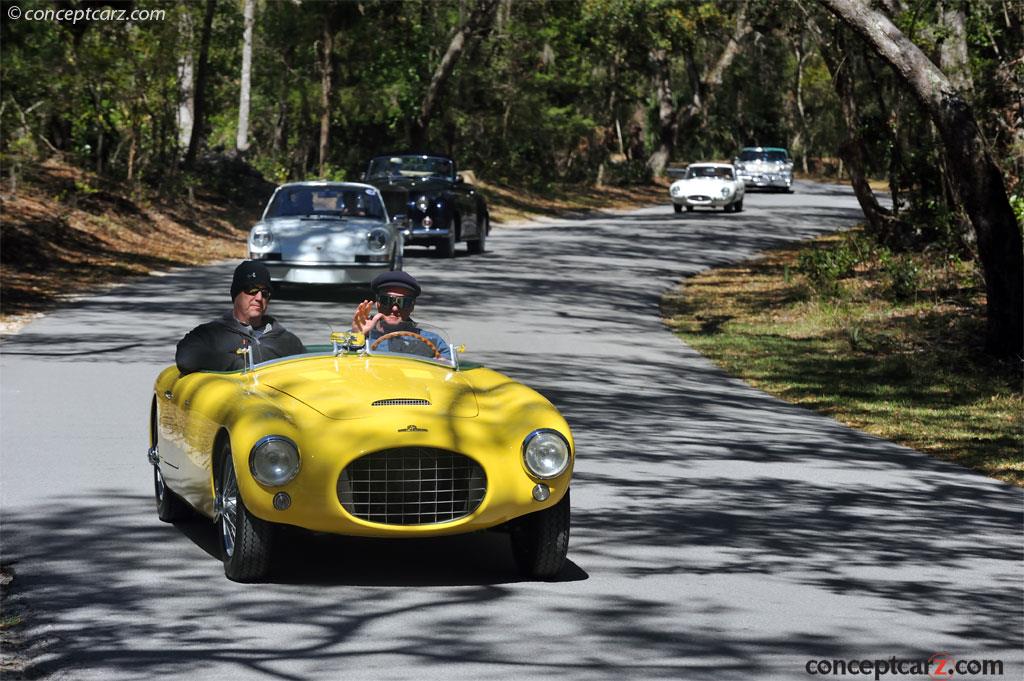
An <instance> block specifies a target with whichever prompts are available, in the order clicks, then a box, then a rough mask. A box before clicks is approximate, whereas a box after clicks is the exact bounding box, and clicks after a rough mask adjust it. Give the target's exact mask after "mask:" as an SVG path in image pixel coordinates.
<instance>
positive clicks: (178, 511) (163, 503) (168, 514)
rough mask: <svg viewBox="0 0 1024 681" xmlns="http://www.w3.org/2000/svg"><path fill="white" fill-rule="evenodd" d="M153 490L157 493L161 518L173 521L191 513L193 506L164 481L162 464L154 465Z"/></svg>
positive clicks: (157, 504) (169, 521) (157, 512)
mask: <svg viewBox="0 0 1024 681" xmlns="http://www.w3.org/2000/svg"><path fill="white" fill-rule="evenodd" d="M153 491H154V493H155V494H156V516H157V517H158V518H160V520H162V521H164V522H165V523H173V522H174V521H175V520H184V519H185V518H187V517H189V515H191V513H192V508H191V507H190V506H189V505H188V504H187V503H185V500H184V499H182V498H181V497H179V496H178V495H177V494H175V493H174V492H172V491H171V488H170V487H168V486H167V483H165V482H164V476H163V473H161V472H160V466H153Z"/></svg>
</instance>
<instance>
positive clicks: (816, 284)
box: [796, 240, 861, 296]
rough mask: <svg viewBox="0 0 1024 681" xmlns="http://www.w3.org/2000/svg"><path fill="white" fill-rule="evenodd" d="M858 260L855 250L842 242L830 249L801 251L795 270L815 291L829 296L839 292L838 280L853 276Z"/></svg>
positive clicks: (858, 256) (846, 242) (858, 255)
mask: <svg viewBox="0 0 1024 681" xmlns="http://www.w3.org/2000/svg"><path fill="white" fill-rule="evenodd" d="M860 260H861V256H860V253H859V252H858V250H857V248H856V247H855V246H854V245H853V244H851V242H850V241H849V240H844V241H841V242H839V243H838V244H837V245H835V246H832V247H825V248H821V247H818V248H806V249H803V250H802V251H800V253H799V255H798V256H797V265H796V269H797V271H798V272H800V273H801V274H803V275H804V276H805V277H807V280H808V282H809V283H810V285H811V287H812V288H813V289H814V290H815V291H817V292H818V293H819V294H821V295H828V296H831V295H836V294H837V293H838V292H839V280H840V279H843V278H844V277H848V276H850V275H851V274H853V268H854V267H855V266H856V265H857V264H858V262H860Z"/></svg>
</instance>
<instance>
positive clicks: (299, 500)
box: [232, 416, 572, 538]
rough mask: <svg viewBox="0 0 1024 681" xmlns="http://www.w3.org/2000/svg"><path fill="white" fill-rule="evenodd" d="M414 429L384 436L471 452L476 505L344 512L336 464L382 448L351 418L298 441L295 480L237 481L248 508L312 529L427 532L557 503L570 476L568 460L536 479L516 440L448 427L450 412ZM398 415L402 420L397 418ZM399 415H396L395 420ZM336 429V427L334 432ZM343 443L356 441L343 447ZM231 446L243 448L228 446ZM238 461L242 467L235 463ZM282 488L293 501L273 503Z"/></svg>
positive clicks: (482, 525) (340, 466)
mask: <svg viewBox="0 0 1024 681" xmlns="http://www.w3.org/2000/svg"><path fill="white" fill-rule="evenodd" d="M416 421H417V426H418V427H419V428H420V430H418V431H411V432H402V435H401V439H400V440H399V441H398V442H396V441H395V439H394V438H390V439H388V442H387V444H388V445H390V446H391V447H392V448H393V447H394V446H395V445H396V444H398V445H399V446H400V447H426V448H436V449H443V450H447V451H449V452H455V453H459V452H461V453H462V455H463V456H467V457H470V458H472V459H473V460H474V461H475V462H476V463H477V464H479V466H480V467H481V468H482V469H483V471H484V474H485V476H486V481H487V485H486V491H485V492H484V494H483V499H482V500H481V501H480V503H479V505H478V506H477V507H476V508H475V510H473V511H472V512H471V513H469V514H468V515H465V516H462V517H459V518H456V519H454V520H449V521H446V522H439V523H431V524H420V525H415V524H413V525H399V524H383V523H378V522H371V521H369V520H365V519H362V518H359V517H356V516H355V515H353V514H351V513H349V512H348V511H347V510H346V509H345V507H344V506H343V504H342V501H341V499H340V498H339V485H338V481H339V478H340V477H341V474H342V472H343V471H344V470H345V469H346V467H347V466H349V464H351V463H352V462H353V461H354V460H356V459H358V458H360V457H362V456H364V455H366V454H370V453H373V452H377V451H380V450H381V449H387V448H388V447H387V446H386V445H385V442H384V440H382V438H381V434H380V433H379V432H376V433H370V432H369V431H367V432H365V433H359V432H357V431H359V430H361V429H360V428H358V427H355V428H353V427H352V426H353V425H354V424H351V423H350V424H349V426H348V427H346V428H345V434H344V437H341V436H340V435H341V428H340V427H339V428H337V429H333V428H326V429H325V430H326V431H330V432H325V433H321V434H317V435H316V436H314V437H311V438H310V441H309V442H306V443H305V444H300V455H301V458H302V467H301V469H300V471H299V474H298V475H297V476H296V477H295V479H294V480H292V481H291V482H289V483H288V484H286V485H283V486H280V487H266V486H263V485H261V484H259V483H257V482H256V481H255V480H253V479H252V478H251V477H250V476H248V475H241V476H239V487H240V491H241V493H242V496H243V498H244V499H245V505H246V508H248V510H249V511H250V512H251V513H253V515H255V516H257V517H258V518H261V519H263V520H266V521H268V522H273V523H279V524H285V525H292V526H295V527H301V528H304V529H307V530H312V531H316V532H327V533H331V534H341V535H353V536H368V537H395V538H400V537H429V536H439V535H449V534H463V533H467V532H474V531H477V530H482V529H487V528H490V527H495V526H497V525H500V524H503V523H505V522H508V521H509V520H512V519H514V518H517V517H520V516H523V515H526V514H528V513H534V512H536V511H540V510H543V509H545V508H550V507H551V506H553V505H555V504H556V503H558V501H559V500H561V498H562V497H563V496H564V495H565V492H566V491H567V490H568V488H569V483H570V480H571V477H572V462H570V465H569V468H568V469H567V470H566V471H565V472H564V473H562V475H560V476H558V477H557V478H554V479H551V480H537V479H534V478H532V477H531V476H530V475H528V474H527V473H526V471H525V469H524V466H523V463H522V456H521V453H520V451H519V446H518V445H517V444H515V443H509V445H508V446H504V447H503V446H499V447H497V448H496V446H495V443H494V441H493V438H488V437H486V435H483V434H481V435H480V436H477V435H472V434H467V433H466V432H463V433H461V436H460V435H458V434H456V433H453V432H452V428H451V426H452V424H451V419H447V418H436V419H432V418H425V417H423V416H418V417H416ZM401 422H402V423H404V422H405V421H404V420H403V421H401ZM396 423H398V421H396ZM335 431H336V432H335ZM343 443H349V444H350V445H355V446H354V447H352V449H351V450H349V451H346V452H342V451H339V448H343V447H345V445H344V444H343ZM232 449H233V451H238V450H240V449H244V448H243V447H234V446H233V447H232ZM240 466H244V467H245V468H240ZM235 469H236V470H247V469H248V462H247V453H246V456H239V455H238V454H236V458H235ZM538 483H541V484H543V485H546V486H547V487H548V488H549V491H550V497H548V498H547V499H545V500H544V501H538V500H537V499H535V498H534V496H533V489H534V486H535V485H537V484H538ZM278 492H286V493H287V494H288V495H289V496H290V497H291V502H292V503H291V506H290V507H288V508H287V509H284V510H278V509H276V508H275V507H274V504H273V497H274V495H275V494H277V493H278ZM389 492H390V493H395V490H393V489H390V488H385V487H384V486H382V487H381V489H380V493H381V494H387V493H389Z"/></svg>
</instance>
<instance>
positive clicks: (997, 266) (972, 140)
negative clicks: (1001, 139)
mask: <svg viewBox="0 0 1024 681" xmlns="http://www.w3.org/2000/svg"><path fill="white" fill-rule="evenodd" d="M818 1H819V2H820V3H821V4H822V5H824V6H825V7H826V8H827V9H829V10H830V11H831V12H832V13H834V14H835V15H836V16H837V17H839V19H840V20H842V21H843V22H845V23H846V24H848V25H849V26H850V27H851V28H852V29H853V30H855V31H856V32H857V33H858V34H860V35H861V36H862V37H863V38H864V39H865V40H866V41H867V42H868V44H869V45H871V46H872V47H873V48H874V50H875V51H876V52H877V53H878V54H879V56H881V57H882V59H884V60H885V61H886V62H888V63H889V64H890V65H891V66H892V67H893V68H894V69H895V70H896V73H897V74H898V75H899V77H900V79H901V80H902V82H903V83H904V84H905V85H906V86H907V87H908V88H909V89H910V90H911V92H912V93H913V94H914V96H915V97H916V98H917V99H918V101H920V103H921V105H922V106H923V107H924V109H925V110H926V111H927V112H928V114H929V116H930V117H931V119H932V122H933V123H934V124H935V127H936V128H938V130H939V135H940V136H941V138H942V141H943V148H944V151H945V154H946V156H947V159H948V166H949V170H950V175H951V180H952V182H953V185H954V187H955V189H956V192H957V195H958V198H959V200H960V202H961V203H962V204H963V207H964V210H965V212H966V213H967V215H968V217H969V218H970V220H971V224H972V225H973V226H974V232H975V234H976V236H977V243H978V255H979V257H980V259H981V264H982V271H983V273H984V276H985V291H986V294H987V298H988V310H987V312H988V331H987V339H986V345H987V347H988V350H989V351H990V352H992V353H993V354H997V355H1001V356H1008V355H1013V354H1018V355H1020V354H1024V278H1022V275H1024V251H1022V243H1021V233H1020V226H1019V225H1018V224H1017V219H1016V216H1015V215H1014V213H1013V209H1012V208H1011V206H1010V201H1009V199H1008V198H1007V195H1006V187H1005V185H1004V184H1003V176H1002V173H1001V172H1000V170H999V166H998V165H996V163H995V161H994V160H993V158H992V156H991V155H990V153H989V150H988V147H987V145H986V144H985V140H984V139H983V138H982V135H981V130H980V129H979V127H978V123H977V121H976V120H975V118H974V112H973V111H972V110H971V107H970V104H968V103H967V101H966V100H965V99H964V98H963V96H961V94H960V93H959V92H958V91H957V90H956V88H955V87H954V86H953V84H952V83H951V82H950V81H949V79H948V78H946V76H945V75H944V74H943V73H942V71H940V70H939V69H938V67H936V66H935V64H933V63H932V62H931V60H929V59H928V57H927V56H925V54H924V53H923V52H922V51H921V50H920V49H919V48H918V47H917V45H915V44H914V43H913V42H911V41H910V40H909V39H907V37H906V36H904V35H903V33H901V32H900V30H899V29H898V28H896V27H895V26H894V25H893V24H892V22H891V21H889V19H888V18H887V17H886V16H885V15H883V14H881V13H879V12H876V11H874V10H872V9H870V8H869V7H868V6H867V5H865V4H864V3H863V2H860V1H859V0H818Z"/></svg>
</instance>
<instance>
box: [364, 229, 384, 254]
mask: <svg viewBox="0 0 1024 681" xmlns="http://www.w3.org/2000/svg"><path fill="white" fill-rule="evenodd" d="M366 245H367V246H369V247H370V250H372V251H383V250H384V249H385V248H387V246H388V231H387V230H386V229H374V230H372V231H370V232H367V233H366Z"/></svg>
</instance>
